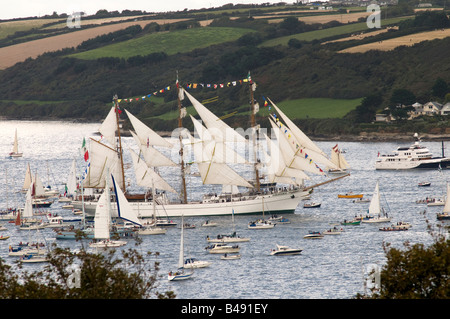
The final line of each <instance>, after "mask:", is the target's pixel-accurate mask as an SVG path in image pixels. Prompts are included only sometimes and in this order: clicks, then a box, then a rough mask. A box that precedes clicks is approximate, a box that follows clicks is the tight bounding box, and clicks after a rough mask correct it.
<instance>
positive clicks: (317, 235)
mask: <svg viewBox="0 0 450 319" xmlns="http://www.w3.org/2000/svg"><path fill="white" fill-rule="evenodd" d="M303 238H307V239H320V238H323V235H322V233H321V232H318V231H310V232H309V233H308V234H307V235H305V236H303Z"/></svg>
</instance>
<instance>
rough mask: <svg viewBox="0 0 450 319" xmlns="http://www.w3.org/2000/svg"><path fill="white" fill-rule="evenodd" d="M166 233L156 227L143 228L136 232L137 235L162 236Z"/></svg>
mask: <svg viewBox="0 0 450 319" xmlns="http://www.w3.org/2000/svg"><path fill="white" fill-rule="evenodd" d="M166 232H167V229H165V228H162V227H157V226H144V227H142V228H139V230H138V231H137V233H138V234H139V235H164V234H165V233H166Z"/></svg>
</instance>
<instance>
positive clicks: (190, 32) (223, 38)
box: [71, 27, 253, 60]
mask: <svg viewBox="0 0 450 319" xmlns="http://www.w3.org/2000/svg"><path fill="white" fill-rule="evenodd" d="M249 32H253V31H252V30H250V29H243V28H222V27H202V28H193V29H187V30H179V31H171V32H158V33H152V34H148V35H145V36H142V37H139V38H136V39H131V40H128V41H124V42H121V43H116V44H111V45H107V46H104V47H101V48H98V49H94V50H90V51H86V52H81V53H77V54H72V55H71V56H72V57H75V58H79V59H86V60H90V59H98V58H100V57H120V58H129V57H131V56H136V55H148V54H150V53H154V52H165V53H167V54H168V55H171V54H176V53H178V52H180V53H183V52H189V51H192V50H194V49H198V48H205V47H208V46H210V45H214V44H219V43H223V42H228V41H233V40H237V39H238V38H240V37H241V36H242V35H244V34H246V33H249Z"/></svg>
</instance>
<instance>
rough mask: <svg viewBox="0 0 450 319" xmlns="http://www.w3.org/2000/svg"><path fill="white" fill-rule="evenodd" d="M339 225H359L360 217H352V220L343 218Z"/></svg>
mask: <svg viewBox="0 0 450 319" xmlns="http://www.w3.org/2000/svg"><path fill="white" fill-rule="evenodd" d="M341 225H344V226H349V225H361V219H353V220H346V219H344V221H343V222H341Z"/></svg>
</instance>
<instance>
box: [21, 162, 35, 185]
mask: <svg viewBox="0 0 450 319" xmlns="http://www.w3.org/2000/svg"><path fill="white" fill-rule="evenodd" d="M32 181H33V177H32V176H31V169H30V163H28V165H27V171H26V172H25V180H24V182H23V186H22V190H23V191H27V189H28V188H30V185H31V183H32Z"/></svg>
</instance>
